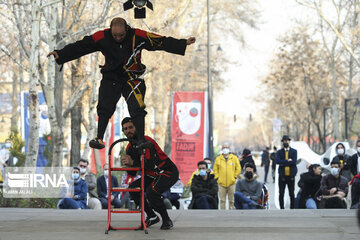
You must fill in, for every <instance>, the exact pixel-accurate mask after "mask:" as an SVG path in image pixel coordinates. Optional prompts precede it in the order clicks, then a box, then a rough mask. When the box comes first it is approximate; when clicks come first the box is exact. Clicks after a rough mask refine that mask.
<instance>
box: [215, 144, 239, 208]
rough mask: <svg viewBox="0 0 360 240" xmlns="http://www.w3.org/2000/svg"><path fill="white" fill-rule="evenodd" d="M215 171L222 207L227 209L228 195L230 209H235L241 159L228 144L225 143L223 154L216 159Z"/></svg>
mask: <svg viewBox="0 0 360 240" xmlns="http://www.w3.org/2000/svg"><path fill="white" fill-rule="evenodd" d="M213 171H214V174H215V179H217V182H218V185H219V195H220V209H223V210H224V209H225V204H226V195H227V196H228V199H229V209H235V207H234V193H235V187H236V184H235V183H236V179H237V176H238V175H239V174H240V172H241V166H240V162H239V159H238V158H237V157H236V156H235V155H234V154H232V153H230V148H229V146H228V145H223V147H222V154H221V155H220V156H218V157H217V158H216V159H215V163H214V169H213Z"/></svg>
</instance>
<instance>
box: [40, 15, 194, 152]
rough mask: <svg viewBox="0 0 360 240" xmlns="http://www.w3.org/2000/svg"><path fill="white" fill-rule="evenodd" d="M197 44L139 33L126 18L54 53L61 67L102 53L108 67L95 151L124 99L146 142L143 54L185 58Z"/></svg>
mask: <svg viewBox="0 0 360 240" xmlns="http://www.w3.org/2000/svg"><path fill="white" fill-rule="evenodd" d="M194 42H195V38H194V37H190V38H188V39H175V38H172V37H164V36H160V35H157V34H154V33H150V32H146V31H143V30H140V29H135V28H131V27H130V26H129V25H128V24H127V23H126V21H125V20H124V19H123V18H114V19H112V21H111V24H110V28H108V29H104V30H101V31H98V32H96V33H94V34H93V35H91V36H85V37H84V38H83V39H82V40H79V41H76V42H74V43H71V44H68V45H66V46H65V47H64V48H63V49H60V50H54V51H52V52H50V53H49V54H48V55H47V56H48V57H50V56H54V58H55V60H56V62H57V63H58V64H64V63H66V62H68V61H71V60H74V59H78V58H80V57H82V56H84V55H86V54H89V53H93V52H97V51H101V53H102V54H103V55H104V56H105V64H104V66H102V67H101V73H102V76H103V78H102V80H101V83H100V88H99V99H98V105H97V113H98V116H99V120H98V131H97V137H96V138H95V139H93V140H91V141H90V143H89V145H90V147H92V148H97V149H102V148H104V147H105V145H104V142H103V137H104V133H105V130H106V127H107V124H108V122H109V119H110V118H111V116H112V115H113V114H114V112H115V110H116V104H117V102H118V101H119V99H120V97H121V95H122V96H123V97H124V98H125V100H126V102H127V105H128V110H129V113H130V116H131V117H132V121H133V123H134V125H135V126H136V129H137V133H138V141H139V142H140V143H142V142H144V141H145V139H144V128H145V115H146V111H145V104H144V96H145V90H146V86H145V82H144V79H143V78H142V75H143V74H144V73H145V70H146V66H145V65H144V64H142V63H141V51H142V50H143V49H146V50H148V51H156V50H164V51H166V52H169V53H174V54H179V55H185V50H186V46H187V45H191V44H193V43H194Z"/></svg>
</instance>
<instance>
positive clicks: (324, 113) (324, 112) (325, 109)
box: [323, 107, 331, 152]
mask: <svg viewBox="0 0 360 240" xmlns="http://www.w3.org/2000/svg"><path fill="white" fill-rule="evenodd" d="M328 109H331V107H326V108H324V109H323V120H324V125H323V132H324V152H325V150H326V111H327V110H328Z"/></svg>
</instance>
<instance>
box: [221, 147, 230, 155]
mask: <svg viewBox="0 0 360 240" xmlns="http://www.w3.org/2000/svg"><path fill="white" fill-rule="evenodd" d="M222 153H223V154H225V155H227V154H229V153H230V149H229V148H224V149H223V150H222Z"/></svg>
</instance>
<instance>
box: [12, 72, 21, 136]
mask: <svg viewBox="0 0 360 240" xmlns="http://www.w3.org/2000/svg"><path fill="white" fill-rule="evenodd" d="M18 82H19V75H18V74H17V73H16V71H14V77H13V83H12V90H13V91H12V96H11V105H12V113H11V130H18V120H19V116H20V115H19V114H18V106H19V105H18V102H17V99H18V96H17V95H18V91H17V89H18Z"/></svg>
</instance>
